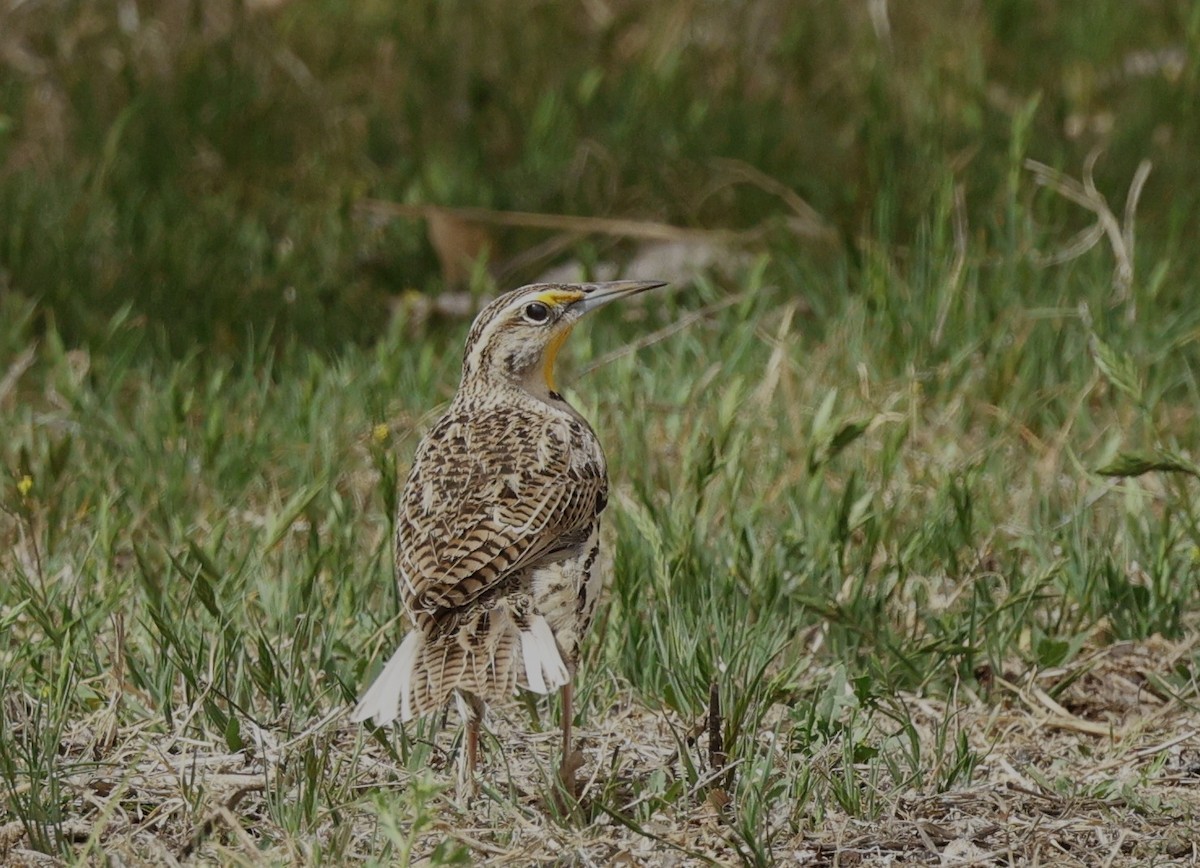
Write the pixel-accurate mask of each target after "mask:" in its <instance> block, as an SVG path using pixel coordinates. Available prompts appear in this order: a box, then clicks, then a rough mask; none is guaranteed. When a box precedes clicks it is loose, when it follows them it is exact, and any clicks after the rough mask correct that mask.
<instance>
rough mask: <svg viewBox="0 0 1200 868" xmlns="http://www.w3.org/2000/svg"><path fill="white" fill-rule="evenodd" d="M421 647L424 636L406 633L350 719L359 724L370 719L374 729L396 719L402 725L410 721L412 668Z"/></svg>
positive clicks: (416, 633)
mask: <svg viewBox="0 0 1200 868" xmlns="http://www.w3.org/2000/svg"><path fill="white" fill-rule="evenodd" d="M424 644H425V636H424V635H423V634H422V633H421V631H420V630H410V631H409V633H408V635H407V636H405V637H404V641H403V642H401V643H400V647H399V648H397V649H396V653H395V654H393V655H392V658H391V659H390V660H388V662H387V665H386V666H384V667H383V671H382V672H380V673H379V677H377V678H376V679H375V682H374V683H373V684H372V685H371V686H370V687H369V688H368V689H367V692H366V693H364V694H363V697H362V699H360V700H359V701H358V705H356V706H355V707H354V711H353V712H352V713H351V715H350V719H351V720H353V721H354V722H355V723H361V722H362V721H364V720H366V719H367V718H368V717H369V718H371V719H372V720H374V722H375V725H376V726H383V725H384V724H385V723H391V722H392V721H393V720H395V719H396V717H397V716H399V718H400V720H401V721H403V722H405V723H407V722H408V721H410V720H412V719H413V710H412V681H413V666H414V665H416V662H417V657H418V656H420V654H421V647H422V646H423V645H424Z"/></svg>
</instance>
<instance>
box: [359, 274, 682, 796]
mask: <svg viewBox="0 0 1200 868" xmlns="http://www.w3.org/2000/svg"><path fill="white" fill-rule="evenodd" d="M663 285H664V284H663V283H662V282H660V281H644V280H642V281H638V280H626V281H615V282H610V283H582V284H535V285H532V286H526V287H522V288H521V289H517V290H514V291H512V292H509V293H506V294H505V295H502V296H500V297H499V298H497V299H496V300H495V301H493V302H492V303H491V304H489V305H487V307H485V308H484V309H483V310H482V311H481V312H480V313H479V315H478V316H477V317H476V319H475V322H474V324H473V325H472V326H471V330H470V333H469V334H468V336H467V343H466V348H465V351H464V357H463V372H462V381H461V383H460V385H459V388H458V392H457V393H456V394H455V396H454V400H453V401H452V402H451V404H450V408H449V410H448V411H447V412H446V415H445V416H443V417H442V418H441V420H439V421H438V422H437V423H436V424H435V425H434V426H433V428H432V429H430V431H429V432H428V433H427V434H426V435H425V437H424V439H423V440H422V441H421V443H420V445H419V446H418V447H417V451H416V455H415V456H414V458H413V463H412V469H411V470H410V471H409V476H408V481H407V482H406V483H405V486H404V490H403V493H402V494H401V497H400V500H399V503H398V506H397V516H396V572H397V579H398V582H399V586H400V599H401V601H402V605H403V608H404V610H405V613H406V614H407V616H408V619H409V621H410V622H411V628H410V630H409V632H408V633H407V635H405V637H404V640H403V642H401V644H400V647H399V649H397V651H396V652H395V654H394V655H392V657H391V659H390V660H389V661H388V663H387V664H386V666H384V668H383V671H382V672H381V673H380V675H379V677H378V678H377V679H376V680H375V682H374V683H373V684H372V685H371V687H370V688H369V689H368V690H367V692H366V693H365V694H364V695H363V697H362V699H361V701H360V702H359V703H358V706H357V707H356V708H355V709H354V712H353V715H352V716H353V719H354V720H356V721H362V720H366V719H367V718H371V719H373V720H374V722H375V723H376V724H377V725H383V724H386V723H389V722H391V721H393V720H395V719H396V718H397V717H399V718H400V719H401V720H402V721H409V720H411V719H413V718H414V717H417V716H419V715H423V714H428V713H430V712H433V711H437V710H439V709H441V708H442V707H443V706H444V705H445V703H446V702H447V701H448V700H449V699H450V697H451V696H454V698H455V700H456V702H457V704H458V708H459V711H460V713H461V714H462V716H463V719H464V722H465V726H466V737H465V750H464V751H463V752H462V758H463V761H462V762H461V764H460V766H459V773H460V786H463V785H465V786H466V787H467V788H468V789H470V788H473V786H474V780H475V765H476V758H477V754H478V749H479V727H480V720H481V718H482V715H483V713H484V710H485V707H486V702H488V701H492V700H496V699H499V698H502V697H505V696H509V695H512V694H513V693H515V692H516V690H517V688H525V689H527V690H531V691H533V692H534V693H540V694H549V693H551V692H553V691H554V690H557V689H560V688H561V690H562V735H563V738H562V757H563V759H562V766H561V767H560V774H562V775H563V777H564V781H566V780H567V778H568V776H571V781H573V776H572V769H573V767H574V764H575V763H576V762H577V760H576V758H575V757H574V755H573V754H572V751H571V718H572V709H571V679H572V677H573V673H574V670H575V663H576V660H577V657H578V653H579V645H580V642H581V640H582V638H583V636H584V634H585V633H586V632H587V629H588V626H589V625H590V623H591V621H592V616H593V614H594V613H595V611H596V604H597V602H598V601H599V597H600V591H601V581H602V580H601V577H600V571H599V569H598V568H597V559H598V556H599V553H600V513H601V512H602V511H603V510H604V506H605V503H606V502H607V499H608V472H607V467H606V463H605V459H604V452H603V450H602V449H601V448H600V442H599V440H597V439H596V435H595V433H594V432H593V431H592V429H591V426H589V425H588V423H587V420H586V419H584V418H583V416H581V415H580V414H579V412H578V411H577V410H576V409H575V408H574V407H572V406H571V405H570V404H568V403H567V402H566V400H564V398H563V396H562V395H561V394H559V392H558V391H557V390H556V389H555V385H554V360H555V357H556V355H557V354H558V352H559V350H560V349H561V347H562V345H563V343H564V341H566V339H567V336H568V335H569V334H570V333H571V330H572V329H573V328H574V327H575V324H576V323H577V322H578V321H579V319H580V318H581V317H583V316H584V315H585V314H587V313H589V312H591V311H593V310H596V309H597V308H599V307H602V306H603V305H606V304H608V303H609V302H611V301H615V300H617V299H620V298H627V297H629V296H631V295H634V294H636V293H639V292H644V291H646V290H648V289H654V288H655V287H659V286H663Z"/></svg>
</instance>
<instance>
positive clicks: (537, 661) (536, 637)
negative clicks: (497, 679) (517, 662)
mask: <svg viewBox="0 0 1200 868" xmlns="http://www.w3.org/2000/svg"><path fill="white" fill-rule="evenodd" d="M521 656H522V657H524V659H525V679H526V681H528V682H529V689H530V690H532V691H533V692H534V693H551V692H553V691H554V690H557V689H558V688H560V687H562V686H563V685H564V684H569V683H570V681H571V673H570V672H568V671H567V667H566V665H565V664H564V663H563V659H562V654H560V653H559V651H558V642H556V641H555V639H554V633H552V632H551V631H550V625H549V624H547V623H546V619H545V618H544V617H542V616H541V615H534V616H533V618H532V619H531V620H530V622H529V629H528V630H522V631H521Z"/></svg>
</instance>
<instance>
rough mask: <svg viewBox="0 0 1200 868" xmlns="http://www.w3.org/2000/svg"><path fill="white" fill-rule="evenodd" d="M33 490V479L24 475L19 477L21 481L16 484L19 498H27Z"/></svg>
mask: <svg viewBox="0 0 1200 868" xmlns="http://www.w3.org/2000/svg"><path fill="white" fill-rule="evenodd" d="M32 490H33V477H32V476H30V475H29V474H28V473H26V474H25V475H24V476H22V477H21V481H20V482H18V483H17V491H18V492H20V494H21V497H28V496H29V492H31V491H32Z"/></svg>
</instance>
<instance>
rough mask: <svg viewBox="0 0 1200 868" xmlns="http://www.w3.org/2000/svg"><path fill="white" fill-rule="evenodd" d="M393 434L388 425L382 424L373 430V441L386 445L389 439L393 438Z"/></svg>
mask: <svg viewBox="0 0 1200 868" xmlns="http://www.w3.org/2000/svg"><path fill="white" fill-rule="evenodd" d="M391 433H392V429H391V428H389V427H388V426H387V423H386V422H380V423H379V424H378V425H376V426H375V427H374V428H372V429H371V439H372V440H374V441H375V442H376V443H386V442H387V439H388V437H389V436H391Z"/></svg>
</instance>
